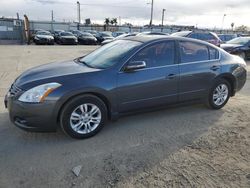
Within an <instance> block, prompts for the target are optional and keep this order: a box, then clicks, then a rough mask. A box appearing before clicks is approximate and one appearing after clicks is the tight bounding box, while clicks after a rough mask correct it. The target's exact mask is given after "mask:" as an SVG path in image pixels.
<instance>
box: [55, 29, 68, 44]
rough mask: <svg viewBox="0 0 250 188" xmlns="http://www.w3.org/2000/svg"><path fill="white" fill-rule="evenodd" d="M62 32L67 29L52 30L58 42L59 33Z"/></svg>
mask: <svg viewBox="0 0 250 188" xmlns="http://www.w3.org/2000/svg"><path fill="white" fill-rule="evenodd" d="M61 32H65V31H64V30H54V31H53V32H52V35H53V37H54V40H55V42H56V43H58V39H59V34H60V33H61Z"/></svg>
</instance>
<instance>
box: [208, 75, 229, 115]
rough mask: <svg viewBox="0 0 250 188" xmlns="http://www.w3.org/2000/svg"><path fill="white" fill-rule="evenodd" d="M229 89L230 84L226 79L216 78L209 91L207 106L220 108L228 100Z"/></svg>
mask: <svg viewBox="0 0 250 188" xmlns="http://www.w3.org/2000/svg"><path fill="white" fill-rule="evenodd" d="M223 88H224V89H223ZM220 91H224V92H220ZM231 91H232V90H231V85H230V83H229V82H228V81H227V80H225V79H218V80H216V81H215V82H214V84H213V86H212V87H211V89H210V91H209V94H208V102H207V106H208V107H209V108H211V109H215V110H218V109H221V108H222V107H223V106H225V105H226V103H227V102H228V100H229V98H230V96H231ZM216 94H217V95H216ZM216 96H218V97H216Z"/></svg>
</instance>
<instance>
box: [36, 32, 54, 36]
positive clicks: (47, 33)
mask: <svg viewBox="0 0 250 188" xmlns="http://www.w3.org/2000/svg"><path fill="white" fill-rule="evenodd" d="M36 34H37V35H51V34H50V32H45V31H38V32H37V33H36Z"/></svg>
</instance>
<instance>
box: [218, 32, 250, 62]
mask: <svg viewBox="0 0 250 188" xmlns="http://www.w3.org/2000/svg"><path fill="white" fill-rule="evenodd" d="M221 48H223V49H224V50H225V51H227V52H228V53H230V54H235V55H238V56H240V57H241V58H243V59H249V58H250V37H238V38H235V39H232V40H230V41H228V42H227V43H226V44H222V45H221Z"/></svg>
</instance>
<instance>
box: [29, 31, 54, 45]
mask: <svg viewBox="0 0 250 188" xmlns="http://www.w3.org/2000/svg"><path fill="white" fill-rule="evenodd" d="M33 41H34V43H35V44H50V45H52V44H54V37H53V36H52V34H51V33H50V32H49V31H37V32H36V34H35V36H34V39H33Z"/></svg>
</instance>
